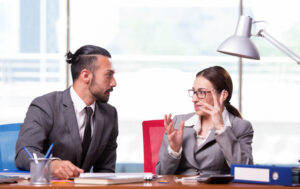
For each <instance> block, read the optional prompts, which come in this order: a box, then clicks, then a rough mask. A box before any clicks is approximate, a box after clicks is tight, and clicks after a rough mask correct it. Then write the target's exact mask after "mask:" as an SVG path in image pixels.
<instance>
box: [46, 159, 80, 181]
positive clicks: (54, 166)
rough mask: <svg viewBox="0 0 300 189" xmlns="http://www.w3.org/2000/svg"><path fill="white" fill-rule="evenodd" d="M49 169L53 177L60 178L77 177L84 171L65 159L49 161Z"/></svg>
mask: <svg viewBox="0 0 300 189" xmlns="http://www.w3.org/2000/svg"><path fill="white" fill-rule="evenodd" d="M51 171H52V175H53V176H54V177H57V178H60V179H69V178H72V177H78V176H79V174H80V173H83V172H84V171H83V170H82V169H80V168H79V167H77V166H75V165H74V164H73V163H71V162H70V161H65V160H53V161H52V162H51Z"/></svg>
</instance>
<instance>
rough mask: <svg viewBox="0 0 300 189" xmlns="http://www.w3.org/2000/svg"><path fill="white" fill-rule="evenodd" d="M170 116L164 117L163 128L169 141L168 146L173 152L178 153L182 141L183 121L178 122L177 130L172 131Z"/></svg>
mask: <svg viewBox="0 0 300 189" xmlns="http://www.w3.org/2000/svg"><path fill="white" fill-rule="evenodd" d="M171 117H172V114H169V116H167V115H165V119H164V126H165V129H166V131H167V138H168V141H169V145H170V147H171V148H172V150H174V151H175V152H179V150H180V148H181V146H182V140H183V127H184V121H181V122H180V127H179V130H177V129H174V126H173V125H174V123H173V121H172V119H171Z"/></svg>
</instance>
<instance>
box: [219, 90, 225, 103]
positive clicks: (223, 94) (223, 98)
mask: <svg viewBox="0 0 300 189" xmlns="http://www.w3.org/2000/svg"><path fill="white" fill-rule="evenodd" d="M226 92H227V91H226V90H222V92H221V95H220V99H219V104H220V106H223V104H224V102H225V99H226V98H225V94H226Z"/></svg>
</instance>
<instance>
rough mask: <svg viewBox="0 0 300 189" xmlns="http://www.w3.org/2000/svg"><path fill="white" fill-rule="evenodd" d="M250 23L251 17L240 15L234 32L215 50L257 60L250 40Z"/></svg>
mask: <svg viewBox="0 0 300 189" xmlns="http://www.w3.org/2000/svg"><path fill="white" fill-rule="evenodd" d="M251 25H252V18H251V17H249V16H240V19H239V22H238V26H237V28H236V31H235V34H234V35H233V36H231V37H229V38H228V39H226V40H225V41H224V42H223V43H222V44H221V45H220V46H219V48H218V50H217V51H218V52H221V53H225V54H229V55H233V56H238V57H242V58H250V59H255V60H259V59H260V56H259V53H258V50H257V48H256V47H255V45H254V43H253V42H252V41H251V40H250V36H251V35H250V33H251Z"/></svg>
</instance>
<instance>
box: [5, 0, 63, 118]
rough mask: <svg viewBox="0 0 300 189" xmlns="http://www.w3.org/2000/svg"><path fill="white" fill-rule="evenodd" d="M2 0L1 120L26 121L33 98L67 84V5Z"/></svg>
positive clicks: (46, 0) (49, 1)
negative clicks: (26, 114) (65, 54)
mask: <svg viewBox="0 0 300 189" xmlns="http://www.w3.org/2000/svg"><path fill="white" fill-rule="evenodd" d="M65 4H66V1H59V0H43V1H40V0H22V1H17V0H0V25H1V28H0V41H1V45H0V88H1V92H0V104H1V106H0V115H1V118H0V122H1V123H13V122H23V120H24V117H25V113H26V111H27V108H28V106H29V103H30V102H31V101H32V100H33V98H35V97H37V96H39V95H42V94H45V93H47V92H50V91H54V90H62V89H64V88H65V86H66V84H65V77H66V71H65V65H66V63H65V61H64V53H65V46H66V45H65V43H66V39H65V38H66V35H65V25H63V24H65V22H64V20H65V15H66V14H65V10H66V7H65Z"/></svg>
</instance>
